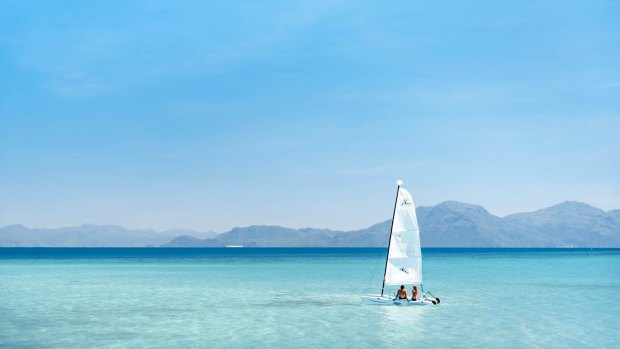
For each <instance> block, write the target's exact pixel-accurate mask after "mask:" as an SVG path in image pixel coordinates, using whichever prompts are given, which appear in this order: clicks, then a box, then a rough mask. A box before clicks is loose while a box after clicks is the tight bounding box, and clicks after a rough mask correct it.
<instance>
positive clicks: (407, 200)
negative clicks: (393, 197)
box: [400, 198, 413, 206]
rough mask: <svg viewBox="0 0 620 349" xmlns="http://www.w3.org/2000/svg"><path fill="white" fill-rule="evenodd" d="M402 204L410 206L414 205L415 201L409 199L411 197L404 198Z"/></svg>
mask: <svg viewBox="0 0 620 349" xmlns="http://www.w3.org/2000/svg"><path fill="white" fill-rule="evenodd" d="M400 205H401V206H409V205H413V202H411V201H409V199H406V198H405V199H403V202H402V203H401V204H400Z"/></svg>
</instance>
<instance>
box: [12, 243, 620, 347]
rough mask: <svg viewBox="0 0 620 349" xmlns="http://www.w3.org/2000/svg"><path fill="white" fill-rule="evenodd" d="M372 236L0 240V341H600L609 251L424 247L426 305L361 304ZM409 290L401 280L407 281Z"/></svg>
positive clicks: (614, 267)
mask: <svg viewBox="0 0 620 349" xmlns="http://www.w3.org/2000/svg"><path fill="white" fill-rule="evenodd" d="M384 253H385V251H384V250H381V249H0V347H3V348H4V347H6V348H69V347H80V348H92V347H106V348H145V347H197V348H265V347H271V348H317V347H322V348H344V347H355V348H409V347H420V346H423V347H435V348H452V347H454V348H463V347H486V348H498V347H503V348H524V347H536V348H569V347H570V348H572V347H577V346H578V347H591V348H601V347H603V348H613V347H618V343H620V320H619V317H620V305H619V302H618V298H619V297H620V250H619V249H607V250H578V249H568V250H527V249H428V250H424V251H423V253H424V275H425V284H424V287H425V289H426V290H427V291H428V290H430V291H432V292H433V293H434V294H435V295H436V296H438V297H440V298H441V300H442V302H441V304H440V305H438V306H426V307H397V306H362V305H361V304H360V296H361V295H362V294H363V293H364V291H365V289H366V286H367V284H368V280H369V278H370V275H371V274H372V272H373V270H374V271H375V278H374V281H373V282H372V283H371V288H370V289H369V291H373V292H376V291H377V290H378V289H379V288H380V284H381V275H382V271H383V270H382V267H383V265H382V263H383V258H384ZM408 289H410V287H408Z"/></svg>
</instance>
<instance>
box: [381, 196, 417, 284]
mask: <svg viewBox="0 0 620 349" xmlns="http://www.w3.org/2000/svg"><path fill="white" fill-rule="evenodd" d="M417 283H422V251H421V248H420V228H419V227H418V219H417V217H416V214H415V205H414V203H413V199H412V198H411V194H409V192H408V191H407V190H405V189H403V188H399V189H398V196H397V199H396V211H395V213H394V222H393V223H392V237H391V239H390V250H389V252H388V260H387V267H386V272H385V284H386V285H390V286H393V285H403V284H417Z"/></svg>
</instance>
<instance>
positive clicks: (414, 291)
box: [411, 285, 420, 301]
mask: <svg viewBox="0 0 620 349" xmlns="http://www.w3.org/2000/svg"><path fill="white" fill-rule="evenodd" d="M419 293H420V291H418V288H417V287H416V286H415V285H414V286H413V289H412V290H411V300H412V301H417V300H418V294H419Z"/></svg>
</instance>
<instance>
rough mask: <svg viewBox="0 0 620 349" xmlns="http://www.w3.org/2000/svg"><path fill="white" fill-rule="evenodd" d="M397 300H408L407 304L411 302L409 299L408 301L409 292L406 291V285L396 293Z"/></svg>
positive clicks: (401, 286)
mask: <svg viewBox="0 0 620 349" xmlns="http://www.w3.org/2000/svg"><path fill="white" fill-rule="evenodd" d="M396 299H405V300H407V302H409V299H407V291H406V290H405V285H400V290H398V292H396V298H394V299H393V300H396Z"/></svg>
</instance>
